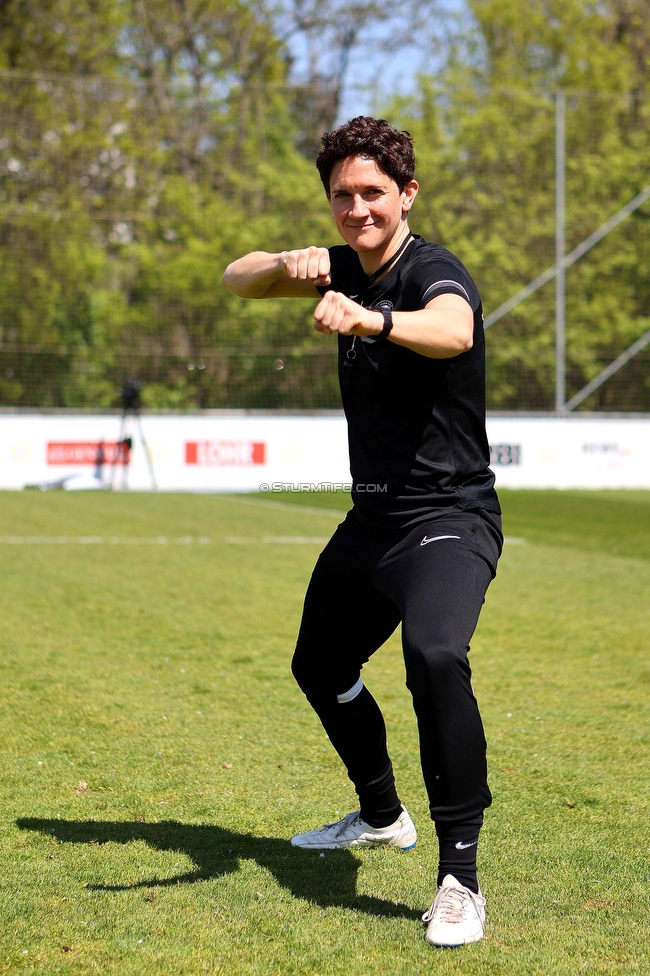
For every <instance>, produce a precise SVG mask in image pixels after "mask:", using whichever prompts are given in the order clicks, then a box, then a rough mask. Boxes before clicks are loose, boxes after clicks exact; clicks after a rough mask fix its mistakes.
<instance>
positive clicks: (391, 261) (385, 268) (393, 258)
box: [366, 233, 413, 289]
mask: <svg viewBox="0 0 650 976" xmlns="http://www.w3.org/2000/svg"><path fill="white" fill-rule="evenodd" d="M412 237H413V234H411V233H408V234H407V235H406V237H405V238H404V240H403V241H402V243H401V244H400V246H399V248H398V249H397V251H395V253H394V254H392V255H391V256H390V257H389V259H388V261H386V262H385V263H384V264H382V266H381V268H377V270H376V271H375V272H374V274H371V275H369V276H368V280H367V282H366V289H368V288H370V286H371V285H374V283H375V282H376V281H377V279H378V278H381V276H382V275H383V273H384V271H388V269H389V268H390V267H391V265H393V264H394V263H395V262H396V261H397V259H398V258H399V257H400V256H401V254H402V252H403V251H404V250H405V248H406V245H407V244H408V243H409V241H410V240H411V238H412Z"/></svg>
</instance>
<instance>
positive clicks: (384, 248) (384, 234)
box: [329, 156, 418, 272]
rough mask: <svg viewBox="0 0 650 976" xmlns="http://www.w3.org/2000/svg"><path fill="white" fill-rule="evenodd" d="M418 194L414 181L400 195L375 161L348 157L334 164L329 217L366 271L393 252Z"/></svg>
mask: <svg viewBox="0 0 650 976" xmlns="http://www.w3.org/2000/svg"><path fill="white" fill-rule="evenodd" d="M417 192H418V184H417V183H416V181H415V180H411V182H410V183H407V185H406V186H405V188H404V189H403V190H402V191H401V192H400V190H399V187H398V186H397V183H396V182H395V180H394V179H392V177H390V176H388V174H387V173H385V172H384V171H383V169H381V167H380V166H379V165H378V164H377V162H376V160H374V159H369V158H367V157H365V156H348V157H347V158H346V159H342V160H341V161H340V162H338V163H335V165H334V167H333V169H332V175H331V178H330V192H329V202H330V207H331V210H332V215H333V217H334V221H335V223H336V228H337V230H338V232H339V234H340V235H341V237H342V238H343V240H344V241H345V242H346V244H349V245H350V247H352V248H353V249H354V250H355V251H357V252H358V254H359V257H360V258H361V263H362V265H363V266H364V269H365V270H366V272H368V270H369V269H370V270H372V267H371V265H372V264H375V263H376V264H377V266H379V265H380V264H381V263H382V262H383V261H385V260H386V259H387V258H389V257H390V255H391V253H392V251H394V250H396V248H397V246H398V245H399V243H400V241H401V240H402V238H403V236H404V232H405V230H406V219H407V216H408V212H409V210H410V209H411V206H412V204H413V201H414V200H415V196H416V194H417ZM364 258H365V260H364Z"/></svg>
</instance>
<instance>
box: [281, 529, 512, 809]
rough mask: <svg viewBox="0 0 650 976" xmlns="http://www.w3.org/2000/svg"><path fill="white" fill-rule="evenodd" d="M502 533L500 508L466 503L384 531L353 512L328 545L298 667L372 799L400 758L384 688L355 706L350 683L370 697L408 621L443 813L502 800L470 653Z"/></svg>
mask: <svg viewBox="0 0 650 976" xmlns="http://www.w3.org/2000/svg"><path fill="white" fill-rule="evenodd" d="M501 542H502V538H501V532H500V521H499V518H498V516H494V515H492V514H491V513H490V514H489V515H487V514H486V515H485V517H484V516H483V514H479V513H476V512H454V513H449V514H444V515H441V516H438V517H437V518H435V519H433V520H431V521H430V522H425V523H421V524H418V525H417V526H415V527H412V528H409V529H404V530H402V531H401V532H398V533H392V534H381V535H380V534H378V533H377V532H375V531H372V530H369V529H368V528H367V527H365V526H364V525H363V524H362V523H361V522H360V521H359V519H358V518H357V517H356V515H355V513H354V510H353V511H352V512H351V513H349V514H348V516H347V518H346V520H345V521H344V522H343V523H342V524H341V525H339V527H338V528H337V530H336V532H335V533H334V535H333V537H332V539H331V540H330V541H329V543H328V544H327V546H326V547H325V549H324V550H323V552H322V553H321V555H320V557H319V559H318V562H317V563H316V567H315V569H314V572H313V575H312V578H311V581H310V584H309V587H308V590H307V595H306V597H305V606H304V611H303V618H302V622H301V626H300V633H299V635H298V642H297V646H296V652H295V655H294V659H293V665H292V667H293V673H294V675H295V677H296V680H297V681H298V684H299V685H300V687H301V689H302V690H303V692H304V693H305V695H306V696H307V699H308V700H309V702H310V704H311V705H312V707H313V708H314V709H315V711H316V712H317V713H318V715H319V717H320V719H321V721H322V723H323V725H324V727H325V730H326V731H327V733H328V735H329V737H330V739H331V740H332V744H333V745H334V747H335V749H336V750H337V752H338V753H339V755H340V756H341V759H342V760H343V762H344V763H345V766H346V768H347V770H348V774H349V776H350V779H351V780H352V782H353V783H354V785H355V788H356V789H357V793H358V794H359V796H360V797H363V796H364V795H365V796H366V797H367V795H368V790H369V789H370V790H372V788H373V786H372V784H373V783H376V782H379V781H382V782H384V784H385V781H386V770H387V768H388V769H390V759H389V756H388V753H387V751H386V736H385V729H384V723H383V718H382V716H381V713H380V711H379V709H378V708H377V706H376V704H375V702H374V700H373V699H372V696H370V694H369V692H367V690H366V689H364V691H363V693H362V697H361V698H360V700H359V701H358V704H357V706H355V707H352V708H349V707H348V706H349V705H352V706H354V705H355V701H356V700H357V698H354V697H353V698H350V693H352V695H354V694H355V692H356V695H357V697H358V695H359V691H360V688H361V685H360V684H359V678H360V672H361V668H362V666H363V664H365V662H366V661H367V660H368V659H369V657H370V655H371V654H373V653H374V651H376V650H377V649H378V648H379V647H381V645H382V644H383V643H384V642H385V641H386V640H387V639H388V637H389V636H390V635H391V634H392V632H393V631H394V630H395V628H396V627H397V625H398V624H399V622H400V621H401V622H402V644H403V649H404V661H405V665H406V684H407V687H408V688H409V690H410V692H411V695H412V696H413V706H414V709H415V714H416V716H417V721H418V729H419V737H420V757H421V763H422V772H423V775H424V781H425V785H426V788H427V792H428V795H429V805H430V810H431V816H432V818H433V819H434V820H435V821H439V822H445V821H446V822H459V821H468V820H471V819H472V818H475V817H478V816H480V814H481V813H482V811H483V810H484V809H485V808H486V807H488V806H489V805H490V802H491V795H490V790H489V788H488V785H487V764H486V755H485V753H486V743H485V735H484V733H483V725H482V722H481V718H480V715H479V711H478V705H477V702H476V699H475V697H474V693H473V691H472V686H471V671H470V666H469V661H468V658H467V653H468V651H469V641H470V639H471V637H472V634H473V633H474V630H475V628H476V623H477V621H478V616H479V613H480V610H481V606H482V604H483V600H484V598H485V592H486V590H487V587H488V585H489V583H490V580H491V579H492V578H493V576H494V573H495V570H496V563H497V560H498V557H499V554H500V551H501ZM340 699H343V700H340ZM346 699H347V700H346ZM362 808H363V800H362Z"/></svg>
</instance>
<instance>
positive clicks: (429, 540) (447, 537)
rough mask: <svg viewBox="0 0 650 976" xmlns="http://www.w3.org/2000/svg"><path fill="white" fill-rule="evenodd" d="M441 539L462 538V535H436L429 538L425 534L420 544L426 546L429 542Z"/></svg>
mask: <svg viewBox="0 0 650 976" xmlns="http://www.w3.org/2000/svg"><path fill="white" fill-rule="evenodd" d="M440 539H460V536H459V535H434V536H432V537H431V538H430V539H429V538H428V537H427V536H426V535H425V537H424V539H423V540H422V542H421V543H420V545H421V546H426V544H427V542H438V541H439V540H440Z"/></svg>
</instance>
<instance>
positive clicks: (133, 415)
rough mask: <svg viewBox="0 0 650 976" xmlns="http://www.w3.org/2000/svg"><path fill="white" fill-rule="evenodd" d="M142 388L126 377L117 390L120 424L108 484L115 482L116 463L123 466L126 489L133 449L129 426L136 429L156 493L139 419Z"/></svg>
mask: <svg viewBox="0 0 650 976" xmlns="http://www.w3.org/2000/svg"><path fill="white" fill-rule="evenodd" d="M143 387H144V383H143V382H142V380H138V379H136V378H135V377H133V376H127V377H125V379H124V382H123V384H122V386H121V387H120V388H119V389H118V390H117V395H118V396H119V398H120V400H121V403H122V421H121V424H120V436H119V437H118V440H117V444H116V448H115V455H114V457H113V463H112V465H111V478H110V482H109V487H110V488H112V487H113V482H114V480H115V467H116V465H117V464H118V463H121V464H122V465H123V469H122V489H123V490H124V491H126V490H127V488H128V471H129V464H130V463H131V451H132V449H133V437H132V436H131V434H130V433H129V429H130V426H131V424H133V425H134V426H135V427H137V429H138V433H139V435H140V442H141V444H142V447H143V450H144V454H145V457H146V459H147V466H148V468H149V475H150V477H151V487H152V488H153V490H154V491H156V489H157V488H158V485H157V483H156V476H155V474H154V470H153V461H152V459H151V452H150V451H149V445H148V444H147V441H146V439H145V436H144V431H143V429H142V420H141V419H140V391H141V390H142V389H143ZM129 420H130V421H131V424H130V423H129Z"/></svg>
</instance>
